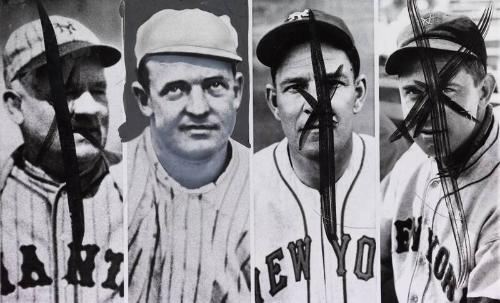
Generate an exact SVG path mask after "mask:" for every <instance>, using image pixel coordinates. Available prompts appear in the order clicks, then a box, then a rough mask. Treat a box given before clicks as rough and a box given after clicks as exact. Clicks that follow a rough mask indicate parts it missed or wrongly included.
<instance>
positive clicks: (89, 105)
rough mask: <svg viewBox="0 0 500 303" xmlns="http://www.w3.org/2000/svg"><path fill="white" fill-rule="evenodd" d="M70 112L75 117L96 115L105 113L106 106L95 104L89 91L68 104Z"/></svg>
mask: <svg viewBox="0 0 500 303" xmlns="http://www.w3.org/2000/svg"><path fill="white" fill-rule="evenodd" d="M70 112H72V113H74V114H75V115H96V114H102V113H104V112H106V106H105V105H104V104H102V103H99V102H97V101H96V100H95V98H94V97H93V96H92V94H91V93H90V92H89V91H85V92H84V93H83V94H81V95H80V96H79V97H78V98H76V99H75V100H73V102H71V103H70Z"/></svg>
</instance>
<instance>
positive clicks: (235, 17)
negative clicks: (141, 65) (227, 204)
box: [124, 0, 250, 146]
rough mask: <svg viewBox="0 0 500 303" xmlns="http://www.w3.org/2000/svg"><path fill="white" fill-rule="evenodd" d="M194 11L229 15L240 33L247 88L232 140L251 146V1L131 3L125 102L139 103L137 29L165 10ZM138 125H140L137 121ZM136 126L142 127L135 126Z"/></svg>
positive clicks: (127, 6) (126, 24)
mask: <svg viewBox="0 0 500 303" xmlns="http://www.w3.org/2000/svg"><path fill="white" fill-rule="evenodd" d="M167 8H169V9H179V10H180V9H188V8H189V9H190V8H199V9H201V10H204V11H208V12H211V13H213V14H215V15H217V16H221V15H228V16H229V17H230V18H231V24H232V25H233V26H234V28H236V32H237V33H238V50H237V53H238V55H240V57H242V58H243V61H242V62H241V63H240V64H238V70H239V71H240V72H242V73H243V76H244V77H245V81H244V88H243V99H242V103H241V105H240V108H239V111H238V117H237V121H236V127H235V129H234V132H233V135H232V138H234V139H235V140H236V141H238V142H240V143H242V144H244V145H246V146H250V144H249V140H248V133H249V131H248V129H249V127H248V99H249V73H248V66H249V65H248V3H247V0H226V1H223V0H207V1H203V0H169V1H158V0H127V1H126V3H125V22H124V49H125V66H126V70H127V76H126V84H125V90H124V99H125V102H127V103H128V102H136V101H135V100H134V96H133V95H132V92H131V91H130V84H131V83H132V82H133V81H135V80H136V73H135V67H136V58H135V54H134V46H135V38H136V32H137V28H138V27H139V26H140V25H141V24H142V23H144V22H145V21H146V20H147V19H149V17H151V16H152V15H153V14H154V13H156V12H157V11H160V10H162V9H167ZM136 121H140V119H137V120H136ZM132 123H140V122H133V121H132Z"/></svg>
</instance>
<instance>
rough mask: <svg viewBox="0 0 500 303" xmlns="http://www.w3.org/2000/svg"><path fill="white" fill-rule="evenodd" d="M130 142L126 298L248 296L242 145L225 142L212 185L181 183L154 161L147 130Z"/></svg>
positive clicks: (245, 156) (235, 299)
mask: <svg viewBox="0 0 500 303" xmlns="http://www.w3.org/2000/svg"><path fill="white" fill-rule="evenodd" d="M132 144H133V145H134V147H132V148H130V149H129V153H130V154H129V157H130V162H129V163H131V164H130V165H129V194H128V201H129V214H130V215H129V301H130V302H245V301H249V300H250V281H249V279H250V273H249V271H250V251H249V245H250V243H249V236H250V235H249V232H248V228H249V227H248V225H249V188H248V178H249V175H248V160H249V157H248V150H247V149H246V148H245V147H243V146H242V145H240V144H239V143H237V142H235V141H232V140H231V141H230V154H231V159H230V161H229V164H228V165H227V167H226V169H225V171H224V172H223V173H222V174H221V175H220V176H219V178H218V179H217V180H216V181H215V183H210V184H207V185H205V186H202V187H201V188H197V189H186V188H184V187H182V186H181V185H180V184H179V183H177V182H176V181H175V180H173V179H172V178H171V177H170V176H169V175H168V174H167V172H166V171H165V170H164V169H163V167H162V166H161V164H160V163H159V162H158V159H157V157H156V154H155V152H154V150H153V148H152V145H151V137H150V132H149V129H146V131H145V132H144V134H143V135H142V136H141V137H139V138H138V139H136V142H135V143H132ZM132 163H133V164H132Z"/></svg>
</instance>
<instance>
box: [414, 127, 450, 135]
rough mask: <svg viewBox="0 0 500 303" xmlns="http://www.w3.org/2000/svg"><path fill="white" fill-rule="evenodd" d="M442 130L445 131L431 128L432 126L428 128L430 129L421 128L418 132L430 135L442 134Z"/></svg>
mask: <svg viewBox="0 0 500 303" xmlns="http://www.w3.org/2000/svg"><path fill="white" fill-rule="evenodd" d="M444 132H445V131H444V130H432V128H430V129H422V130H421V131H420V134H423V135H428V136H431V135H437V134H442V133H444Z"/></svg>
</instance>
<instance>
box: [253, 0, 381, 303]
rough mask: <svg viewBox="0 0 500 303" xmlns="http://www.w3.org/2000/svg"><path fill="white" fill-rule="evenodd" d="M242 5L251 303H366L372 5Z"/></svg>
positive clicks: (371, 204) (370, 298)
mask: <svg viewBox="0 0 500 303" xmlns="http://www.w3.org/2000/svg"><path fill="white" fill-rule="evenodd" d="M253 4H254V26H255V28H256V29H257V30H256V33H258V34H259V35H258V37H255V36H254V38H256V39H255V40H254V43H255V45H256V56H257V58H256V59H257V60H258V62H259V63H257V62H256V63H255V68H254V70H258V69H260V68H261V67H262V65H263V66H265V71H266V74H267V75H266V78H267V84H265V83H266V82H265V81H262V80H263V79H259V80H257V79H256V80H255V82H254V83H255V85H257V84H260V85H261V87H259V88H257V87H255V89H259V90H260V91H263V92H265V94H257V93H256V94H255V96H256V97H257V96H259V97H260V98H255V100H254V104H255V111H256V112H257V111H258V110H259V109H262V108H266V110H267V111H268V112H269V113H270V114H271V115H267V116H264V115H260V114H259V115H254V131H255V134H256V135H255V138H256V140H260V142H265V140H267V141H268V142H269V139H270V138H272V140H273V141H270V142H269V143H268V145H269V144H270V145H269V146H267V147H265V148H264V149H262V150H260V151H259V152H257V153H256V154H255V156H254V158H253V167H254V169H253V171H252V172H253V176H252V178H253V180H254V182H253V188H254V210H255V215H254V218H255V219H254V220H255V225H254V229H255V241H254V255H253V257H252V258H253V260H255V261H254V262H255V263H254V266H255V268H254V274H255V298H254V299H255V302H334V301H335V302H376V300H377V291H378V287H377V286H378V265H377V264H378V262H377V260H376V258H375V256H376V250H377V249H378V248H377V244H376V238H377V237H376V234H377V232H376V219H375V218H376V208H377V201H378V195H377V192H376V188H377V186H376V185H377V182H378V181H377V174H376V169H377V162H376V155H375V148H376V145H375V139H374V137H373V136H371V135H370V134H373V131H374V125H373V118H374V113H373V107H372V106H373V103H374V102H373V81H372V79H373V68H372V63H373V53H372V52H371V49H373V32H370V31H367V28H371V26H370V24H371V23H372V22H373V3H372V2H371V1H361V2H359V3H358V2H356V5H354V4H353V3H352V2H347V1H336V2H326V1H325V2H320V3H317V2H312V1H310V2H305V3H304V2H301V1H292V3H289V2H286V3H285V2H272V3H271V2H269V1H254V3H253ZM264 7H265V8H266V9H264ZM352 18H356V22H358V26H354V25H353V24H355V22H353V21H354V19H352ZM260 20H268V22H269V21H270V22H272V24H267V27H266V28H265V29H264V28H262V26H261V25H260V24H259V22H258V21H260ZM361 25H363V26H361ZM354 30H356V32H355V33H356V35H353V31H354ZM256 33H254V35H255V34H256ZM360 36H361V37H363V38H364V40H361V39H359V37H360ZM356 38H358V39H359V40H358V39H356ZM367 50H368V51H367ZM259 72H260V71H259ZM365 73H368V76H367V75H366V74H365ZM255 74H256V77H257V74H258V72H257V71H256V73H255ZM260 76H262V74H261V75H260ZM368 79H369V80H368ZM368 96H369V99H368V100H367V97H368ZM266 103H267V104H266ZM365 104H366V105H368V106H367V108H364V105H365ZM358 115H362V116H364V117H365V120H364V121H362V122H361V123H360V121H359V120H356V117H357V116H358ZM269 116H270V117H272V118H273V120H274V121H270V120H269V119H267V117H269ZM262 125H267V126H266V128H265V129H264V128H262ZM270 125H273V126H272V127H271V126H270ZM272 129H281V130H282V132H283V134H284V135H281V136H279V137H275V135H274V134H273V133H272V132H271V131H270V130H272ZM363 129H364V132H365V133H362V132H360V131H358V130H363ZM257 138H259V139H257ZM276 140H278V141H279V142H277V143H273V142H275V141H276ZM256 144H257V143H256ZM361 290H362V291H361Z"/></svg>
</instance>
